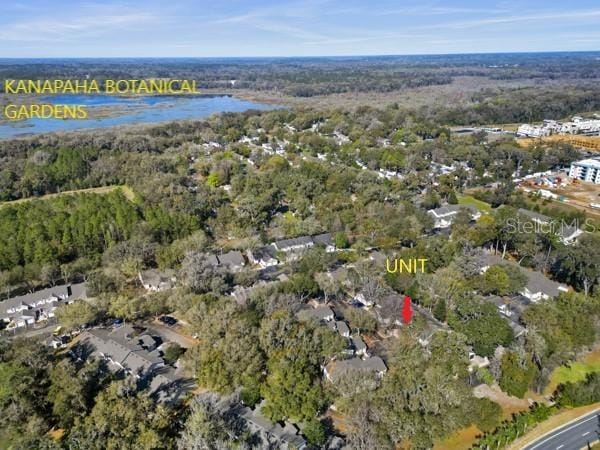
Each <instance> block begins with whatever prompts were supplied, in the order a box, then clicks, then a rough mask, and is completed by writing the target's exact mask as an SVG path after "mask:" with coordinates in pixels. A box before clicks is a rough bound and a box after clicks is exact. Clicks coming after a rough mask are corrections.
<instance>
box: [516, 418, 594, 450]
mask: <svg viewBox="0 0 600 450" xmlns="http://www.w3.org/2000/svg"><path fill="white" fill-rule="evenodd" d="M599 439H600V409H597V410H596V411H594V412H593V413H590V414H587V415H585V416H583V417H581V418H580V419H577V420H576V421H574V422H571V423H569V424H567V425H564V426H563V427H561V428H557V429H556V430H554V431H552V432H551V433H550V434H547V435H545V436H543V437H541V438H540V439H538V440H537V441H535V442H534V443H532V444H530V445H528V446H527V447H525V448H524V449H523V450H561V449H562V450H580V449H582V448H587V445H588V444H591V443H593V442H596V441H597V440H599Z"/></svg>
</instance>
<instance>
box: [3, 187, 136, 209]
mask: <svg viewBox="0 0 600 450" xmlns="http://www.w3.org/2000/svg"><path fill="white" fill-rule="evenodd" d="M117 190H120V191H121V192H122V193H123V195H124V196H125V198H127V200H129V201H130V202H133V201H135V192H133V190H132V189H131V188H130V187H129V186H102V187H97V188H89V189H76V190H74V191H63V192H57V193H56V194H48V195H42V196H40V197H27V198H20V199H19V200H13V201H10V202H2V203H0V208H2V207H3V206H10V205H18V204H19V203H24V202H30V201H32V200H49V199H52V198H56V197H59V196H61V195H74V194H109V193H111V192H114V191H117Z"/></svg>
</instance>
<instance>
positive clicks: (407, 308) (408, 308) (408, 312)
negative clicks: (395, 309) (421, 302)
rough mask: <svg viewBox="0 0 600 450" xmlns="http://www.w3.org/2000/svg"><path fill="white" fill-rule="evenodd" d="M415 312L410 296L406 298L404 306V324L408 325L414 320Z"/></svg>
mask: <svg viewBox="0 0 600 450" xmlns="http://www.w3.org/2000/svg"><path fill="white" fill-rule="evenodd" d="M412 316H413V310H412V305H411V302H410V297H409V296H408V295H405V296H404V304H403V305H402V319H404V324H405V325H408V324H409V323H410V321H411V319H412Z"/></svg>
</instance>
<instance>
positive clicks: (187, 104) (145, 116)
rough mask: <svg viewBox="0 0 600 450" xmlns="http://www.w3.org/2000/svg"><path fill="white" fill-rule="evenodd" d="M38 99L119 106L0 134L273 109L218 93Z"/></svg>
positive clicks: (23, 124) (15, 125)
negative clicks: (99, 115)
mask: <svg viewBox="0 0 600 450" xmlns="http://www.w3.org/2000/svg"><path fill="white" fill-rule="evenodd" d="M38 103H51V104H55V105H59V104H63V105H65V104H66V105H85V106H87V110H88V114H89V115H93V114H94V113H93V111H94V108H103V109H106V108H110V107H116V112H115V114H112V113H111V114H110V117H102V118H90V119H83V120H75V119H69V120H63V119H30V120H22V121H18V122H11V123H6V122H3V123H2V124H0V138H10V137H16V136H20V135H29V134H40V133H51V132H55V131H71V130H83V129H92V128H106V127H112V126H115V125H130V124H147V123H159V122H169V121H173V120H193V119H202V118H205V117H208V116H210V115H211V114H215V113H220V112H241V111H247V110H249V109H260V110H264V109H274V108H276V107H275V106H273V105H267V104H262V103H255V102H250V101H246V100H240V99H238V98H235V97H230V96H216V97H207V96H201V97H172V96H171V97H168V96H152V97H136V98H125V97H115V96H110V95H56V96H51V97H42V98H40V100H39V102H38Z"/></svg>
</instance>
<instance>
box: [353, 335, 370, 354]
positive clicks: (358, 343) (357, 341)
mask: <svg viewBox="0 0 600 450" xmlns="http://www.w3.org/2000/svg"><path fill="white" fill-rule="evenodd" d="M350 340H351V341H352V345H353V346H354V350H355V351H356V352H361V351H365V350H366V349H367V344H365V341H363V340H362V338H361V337H360V336H353V337H351V338H350Z"/></svg>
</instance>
